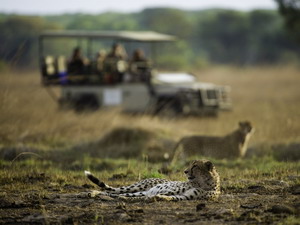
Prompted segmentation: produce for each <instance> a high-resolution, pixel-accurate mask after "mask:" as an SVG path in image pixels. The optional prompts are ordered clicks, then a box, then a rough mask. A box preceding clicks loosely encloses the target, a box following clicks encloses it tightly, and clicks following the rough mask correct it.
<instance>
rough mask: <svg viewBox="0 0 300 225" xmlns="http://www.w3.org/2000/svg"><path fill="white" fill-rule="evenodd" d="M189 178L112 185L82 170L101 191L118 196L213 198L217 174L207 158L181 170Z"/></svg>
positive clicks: (140, 198) (127, 197)
mask: <svg viewBox="0 0 300 225" xmlns="http://www.w3.org/2000/svg"><path fill="white" fill-rule="evenodd" d="M184 173H185V174H186V176H187V178H188V181H186V182H182V181H168V180H166V179H158V178H150V179H145V180H142V181H139V182H137V183H135V184H132V185H130V186H124V187H119V188H113V187H110V186H108V185H107V184H105V183H103V182H102V181H100V180H99V179H98V178H96V177H94V176H93V175H92V174H91V173H90V172H89V171H85V174H86V176H87V178H88V179H90V180H91V181H92V182H93V183H95V184H97V185H98V186H99V187H100V188H101V189H102V191H104V192H101V194H104V195H108V196H110V197H117V198H119V199H124V200H130V199H137V198H138V199H139V200H146V199H155V200H166V201H180V200H192V199H203V200H204V199H205V200H208V199H214V198H217V197H218V196H219V194H220V178H219V174H218V172H217V170H216V169H215V167H214V165H213V164H212V163H211V162H210V161H207V160H197V161H194V162H193V163H191V165H190V166H189V167H188V168H187V169H186V170H185V171H184Z"/></svg>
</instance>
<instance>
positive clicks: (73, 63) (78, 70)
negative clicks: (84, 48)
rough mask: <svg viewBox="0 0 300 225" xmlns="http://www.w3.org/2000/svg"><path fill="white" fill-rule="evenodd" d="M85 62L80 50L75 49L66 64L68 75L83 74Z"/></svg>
mask: <svg viewBox="0 0 300 225" xmlns="http://www.w3.org/2000/svg"><path fill="white" fill-rule="evenodd" d="M86 64H87V61H86V60H85V59H84V58H83V57H82V55H81V49H80V48H79V47H76V48H75V49H74V50H73V54H72V57H71V59H70V61H69V63H68V73H69V74H83V73H84V68H85V65H86Z"/></svg>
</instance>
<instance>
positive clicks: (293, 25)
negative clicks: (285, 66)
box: [275, 0, 300, 43]
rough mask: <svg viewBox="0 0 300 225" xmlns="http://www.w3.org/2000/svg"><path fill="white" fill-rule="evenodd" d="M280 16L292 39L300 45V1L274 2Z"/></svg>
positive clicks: (277, 0) (278, 0) (280, 0)
mask: <svg viewBox="0 0 300 225" xmlns="http://www.w3.org/2000/svg"><path fill="white" fill-rule="evenodd" d="M275 1H276V2H277V4H278V9H279V12H280V14H281V15H282V16H283V18H284V21H285V26H286V28H287V29H288V31H289V32H290V33H291V35H292V36H293V38H294V39H295V40H296V41H297V42H298V43H300V1H299V0H275Z"/></svg>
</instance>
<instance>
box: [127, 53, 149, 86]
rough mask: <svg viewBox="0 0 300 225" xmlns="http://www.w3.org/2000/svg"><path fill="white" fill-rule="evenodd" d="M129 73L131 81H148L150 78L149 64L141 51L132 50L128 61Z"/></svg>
mask: <svg viewBox="0 0 300 225" xmlns="http://www.w3.org/2000/svg"><path fill="white" fill-rule="evenodd" d="M129 68H130V69H129V72H130V74H131V75H132V81H148V80H149V76H150V62H149V60H148V59H147V58H146V57H145V53H144V51H143V50H142V49H140V48H138V49H136V50H134V52H133V55H132V58H131V60H130V66H129Z"/></svg>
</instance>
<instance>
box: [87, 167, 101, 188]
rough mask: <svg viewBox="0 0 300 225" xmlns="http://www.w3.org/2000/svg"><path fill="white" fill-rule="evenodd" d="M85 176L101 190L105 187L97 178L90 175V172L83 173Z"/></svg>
mask: <svg viewBox="0 0 300 225" xmlns="http://www.w3.org/2000/svg"><path fill="white" fill-rule="evenodd" d="M84 174H85V176H86V177H87V178H88V179H89V180H90V181H92V182H93V183H94V184H97V185H98V186H99V187H101V188H105V187H106V185H105V183H104V182H102V181H100V180H99V179H98V178H97V177H95V176H94V175H93V174H91V172H90V171H86V170H85V171H84Z"/></svg>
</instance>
